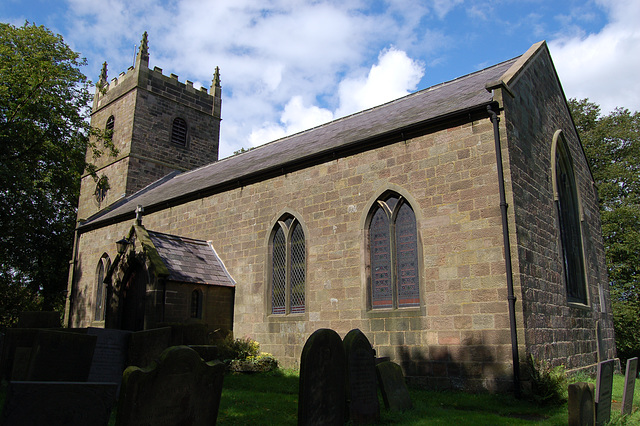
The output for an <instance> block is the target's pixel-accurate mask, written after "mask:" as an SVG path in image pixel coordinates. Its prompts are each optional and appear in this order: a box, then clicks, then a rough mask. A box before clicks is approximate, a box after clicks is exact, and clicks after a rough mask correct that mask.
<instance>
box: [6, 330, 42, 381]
mask: <svg viewBox="0 0 640 426" xmlns="http://www.w3.org/2000/svg"><path fill="white" fill-rule="evenodd" d="M39 331H40V330H38V329H36V328H7V329H6V330H5V332H6V334H5V336H4V343H3V345H2V359H1V361H0V366H2V371H1V373H2V377H1V378H2V379H5V380H25V379H26V378H27V370H28V368H29V357H30V356H31V348H32V347H33V341H34V340H35V338H36V335H37V334H38V332H39Z"/></svg>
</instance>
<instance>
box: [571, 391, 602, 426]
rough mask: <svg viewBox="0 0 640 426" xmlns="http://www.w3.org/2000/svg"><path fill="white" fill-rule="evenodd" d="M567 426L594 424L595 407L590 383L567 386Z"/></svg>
mask: <svg viewBox="0 0 640 426" xmlns="http://www.w3.org/2000/svg"><path fill="white" fill-rule="evenodd" d="M568 409H569V426H593V425H594V424H595V423H596V406H595V401H594V387H593V384H592V383H585V382H578V383H572V384H570V385H569V402H568Z"/></svg>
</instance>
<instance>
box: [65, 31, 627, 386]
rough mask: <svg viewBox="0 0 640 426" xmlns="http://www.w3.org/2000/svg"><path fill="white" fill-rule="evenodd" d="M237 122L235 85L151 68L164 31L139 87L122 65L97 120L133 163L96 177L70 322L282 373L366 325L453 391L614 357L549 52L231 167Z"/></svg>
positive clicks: (88, 195) (598, 240)
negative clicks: (208, 343)
mask: <svg viewBox="0 0 640 426" xmlns="http://www.w3.org/2000/svg"><path fill="white" fill-rule="evenodd" d="M221 106H222V100H221V85H220V76H219V72H218V70H217V69H216V72H215V74H214V78H213V82H212V85H211V87H210V89H209V90H207V89H206V88H199V89H197V88H194V86H193V83H192V82H190V81H188V80H186V82H185V83H182V82H180V81H179V80H178V76H176V75H174V74H170V75H169V76H166V75H164V74H163V71H162V69H160V68H158V67H155V68H153V69H150V68H149V53H148V45H147V36H146V33H145V35H144V37H143V40H142V44H141V49H140V51H139V53H138V56H137V58H136V61H135V64H134V66H132V67H130V68H129V69H128V70H127V71H126V72H123V73H121V74H120V75H119V76H118V77H117V78H113V79H111V81H107V70H106V63H105V65H104V66H103V71H102V74H101V76H100V80H99V83H98V89H97V90H96V95H95V100H94V104H93V110H92V115H91V120H92V125H93V126H95V127H97V128H100V129H105V130H107V131H108V135H109V137H110V138H112V140H113V142H114V144H115V145H116V147H117V148H118V150H119V153H118V155H117V156H115V157H109V156H105V157H101V158H99V159H98V160H97V162H96V163H95V164H96V167H97V175H98V177H99V179H97V180H96V179H95V177H94V176H91V175H89V174H87V175H85V176H84V177H83V179H82V186H81V197H80V201H79V206H78V226H77V232H76V237H75V246H74V247H75V248H74V254H73V259H72V261H71V266H70V276H69V292H68V294H69V297H68V300H67V306H66V310H65V321H66V324H67V325H68V326H73V327H86V326H97V327H108V328H122V329H129V330H141V329H149V328H154V327H157V326H158V325H160V324H171V323H178V324H188V323H200V324H206V327H207V328H208V330H209V331H210V335H211V336H212V338H215V337H219V336H221V335H224V334H225V333H229V332H232V333H233V334H234V335H235V336H236V337H243V336H249V337H251V338H253V339H255V340H257V341H258V342H259V343H260V345H261V349H262V350H263V351H265V352H270V353H272V354H273V355H274V356H275V357H276V358H277V359H278V360H279V361H280V362H281V364H282V365H284V366H286V367H296V366H297V365H298V363H299V359H300V354H301V351H302V347H303V345H304V343H305V341H306V339H307V338H308V337H309V335H310V334H311V333H312V332H313V331H315V330H317V329H319V328H331V329H333V330H335V331H337V332H338V333H339V334H340V335H341V336H344V335H345V334H346V333H347V332H348V331H349V330H351V329H354V328H358V329H360V330H362V331H363V332H364V333H365V334H366V335H367V337H368V338H369V340H370V341H371V343H372V345H373V347H374V349H375V350H376V352H377V354H378V356H385V357H390V358H391V360H393V361H395V362H397V363H399V364H401V365H402V367H403V370H404V372H405V375H406V376H408V377H411V378H412V379H413V380H416V381H421V382H423V383H425V384H426V385H428V386H430V387H435V388H466V389H487V390H505V389H509V388H511V387H512V386H513V384H514V383H516V384H517V383H518V380H519V378H520V369H521V367H520V364H521V361H522V360H525V359H526V358H527V357H529V356H530V355H533V356H534V357H535V358H537V359H542V360H546V361H548V362H550V363H552V364H553V365H559V364H564V365H565V366H566V368H567V369H569V370H577V369H583V368H592V367H593V365H594V364H595V363H596V362H597V360H598V349H600V350H601V351H602V352H603V353H605V354H606V356H607V357H609V358H613V357H615V343H614V335H613V324H612V314H611V304H610V300H609V290H608V281H607V273H606V267H605V260H604V247H603V241H602V236H601V225H600V216H599V211H598V202H597V190H596V187H595V186H594V182H593V177H592V175H591V172H590V170H589V166H588V164H587V160H586V158H585V154H584V151H583V149H582V146H581V143H580V140H579V137H578V134H577V132H576V129H575V126H574V123H573V121H572V118H571V116H570V114H569V109H568V106H567V102H566V99H565V96H564V93H563V90H562V87H561V85H560V81H559V79H558V75H557V74H556V71H555V69H554V65H553V63H552V60H551V57H550V54H549V49H548V47H547V45H546V43H544V42H540V43H537V44H535V45H533V46H532V47H531V48H529V50H527V51H526V52H525V53H524V54H523V55H521V56H519V57H516V58H513V59H510V60H507V61H505V62H502V63H499V64H496V65H493V66H491V67H488V68H486V69H483V70H481V71H477V72H474V73H471V74H468V75H465V76H462V77H460V78H457V79H455V80H452V81H448V82H445V83H442V84H439V85H436V86H433V87H430V88H427V89H425V90H421V91H419V92H416V93H413V94H410V95H408V96H405V97H403V98H400V99H397V100H394V101H391V102H388V103H386V104H384V105H381V106H378V107H375V108H371V109H368V110H365V111H362V112H359V113H357V114H353V115H350V116H347V117H344V118H340V119H338V120H335V121H332V122H330V123H327V124H324V125H321V126H318V127H315V128H312V129H309V130H307V131H304V132H301V133H298V134H295V135H292V136H288V137H285V138H283V139H280V140H276V141H273V142H271V143H268V144H265V145H263V146H260V147H258V148H255V149H252V150H249V151H247V152H244V153H242V154H239V155H235V156H232V157H230V158H225V159H222V160H218V143H219V133H220V122H221V117H222V115H221ZM87 155H88V156H90V153H88V154H87ZM596 330H599V333H598V337H599V338H598V339H597V338H596ZM597 342H600V343H599V344H598V343H597Z"/></svg>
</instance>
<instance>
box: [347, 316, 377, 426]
mask: <svg viewBox="0 0 640 426" xmlns="http://www.w3.org/2000/svg"><path fill="white" fill-rule="evenodd" d="M342 343H343V345H344V353H345V357H346V359H347V377H346V379H347V403H348V407H349V420H350V421H351V422H353V423H354V424H369V423H374V422H377V421H378V420H380V403H379V402H378V387H377V386H376V365H375V352H374V351H373V348H372V347H371V343H369V339H367V336H365V335H364V333H362V331H360V330H358V329H354V330H351V331H350V332H348V333H347V335H346V336H344V340H343V342H342Z"/></svg>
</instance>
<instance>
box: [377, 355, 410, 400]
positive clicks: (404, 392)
mask: <svg viewBox="0 0 640 426" xmlns="http://www.w3.org/2000/svg"><path fill="white" fill-rule="evenodd" d="M376 371H377V374H378V383H380V389H381V390H382V400H383V401H384V406H385V407H386V408H387V409H391V410H395V411H405V410H410V409H411V408H413V404H412V403H411V397H410V396H409V389H407V384H406V383H405V381H404V376H403V374H402V367H400V366H399V365H398V364H396V363H395V362H391V361H386V362H381V363H379V364H378V365H377V366H376Z"/></svg>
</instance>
